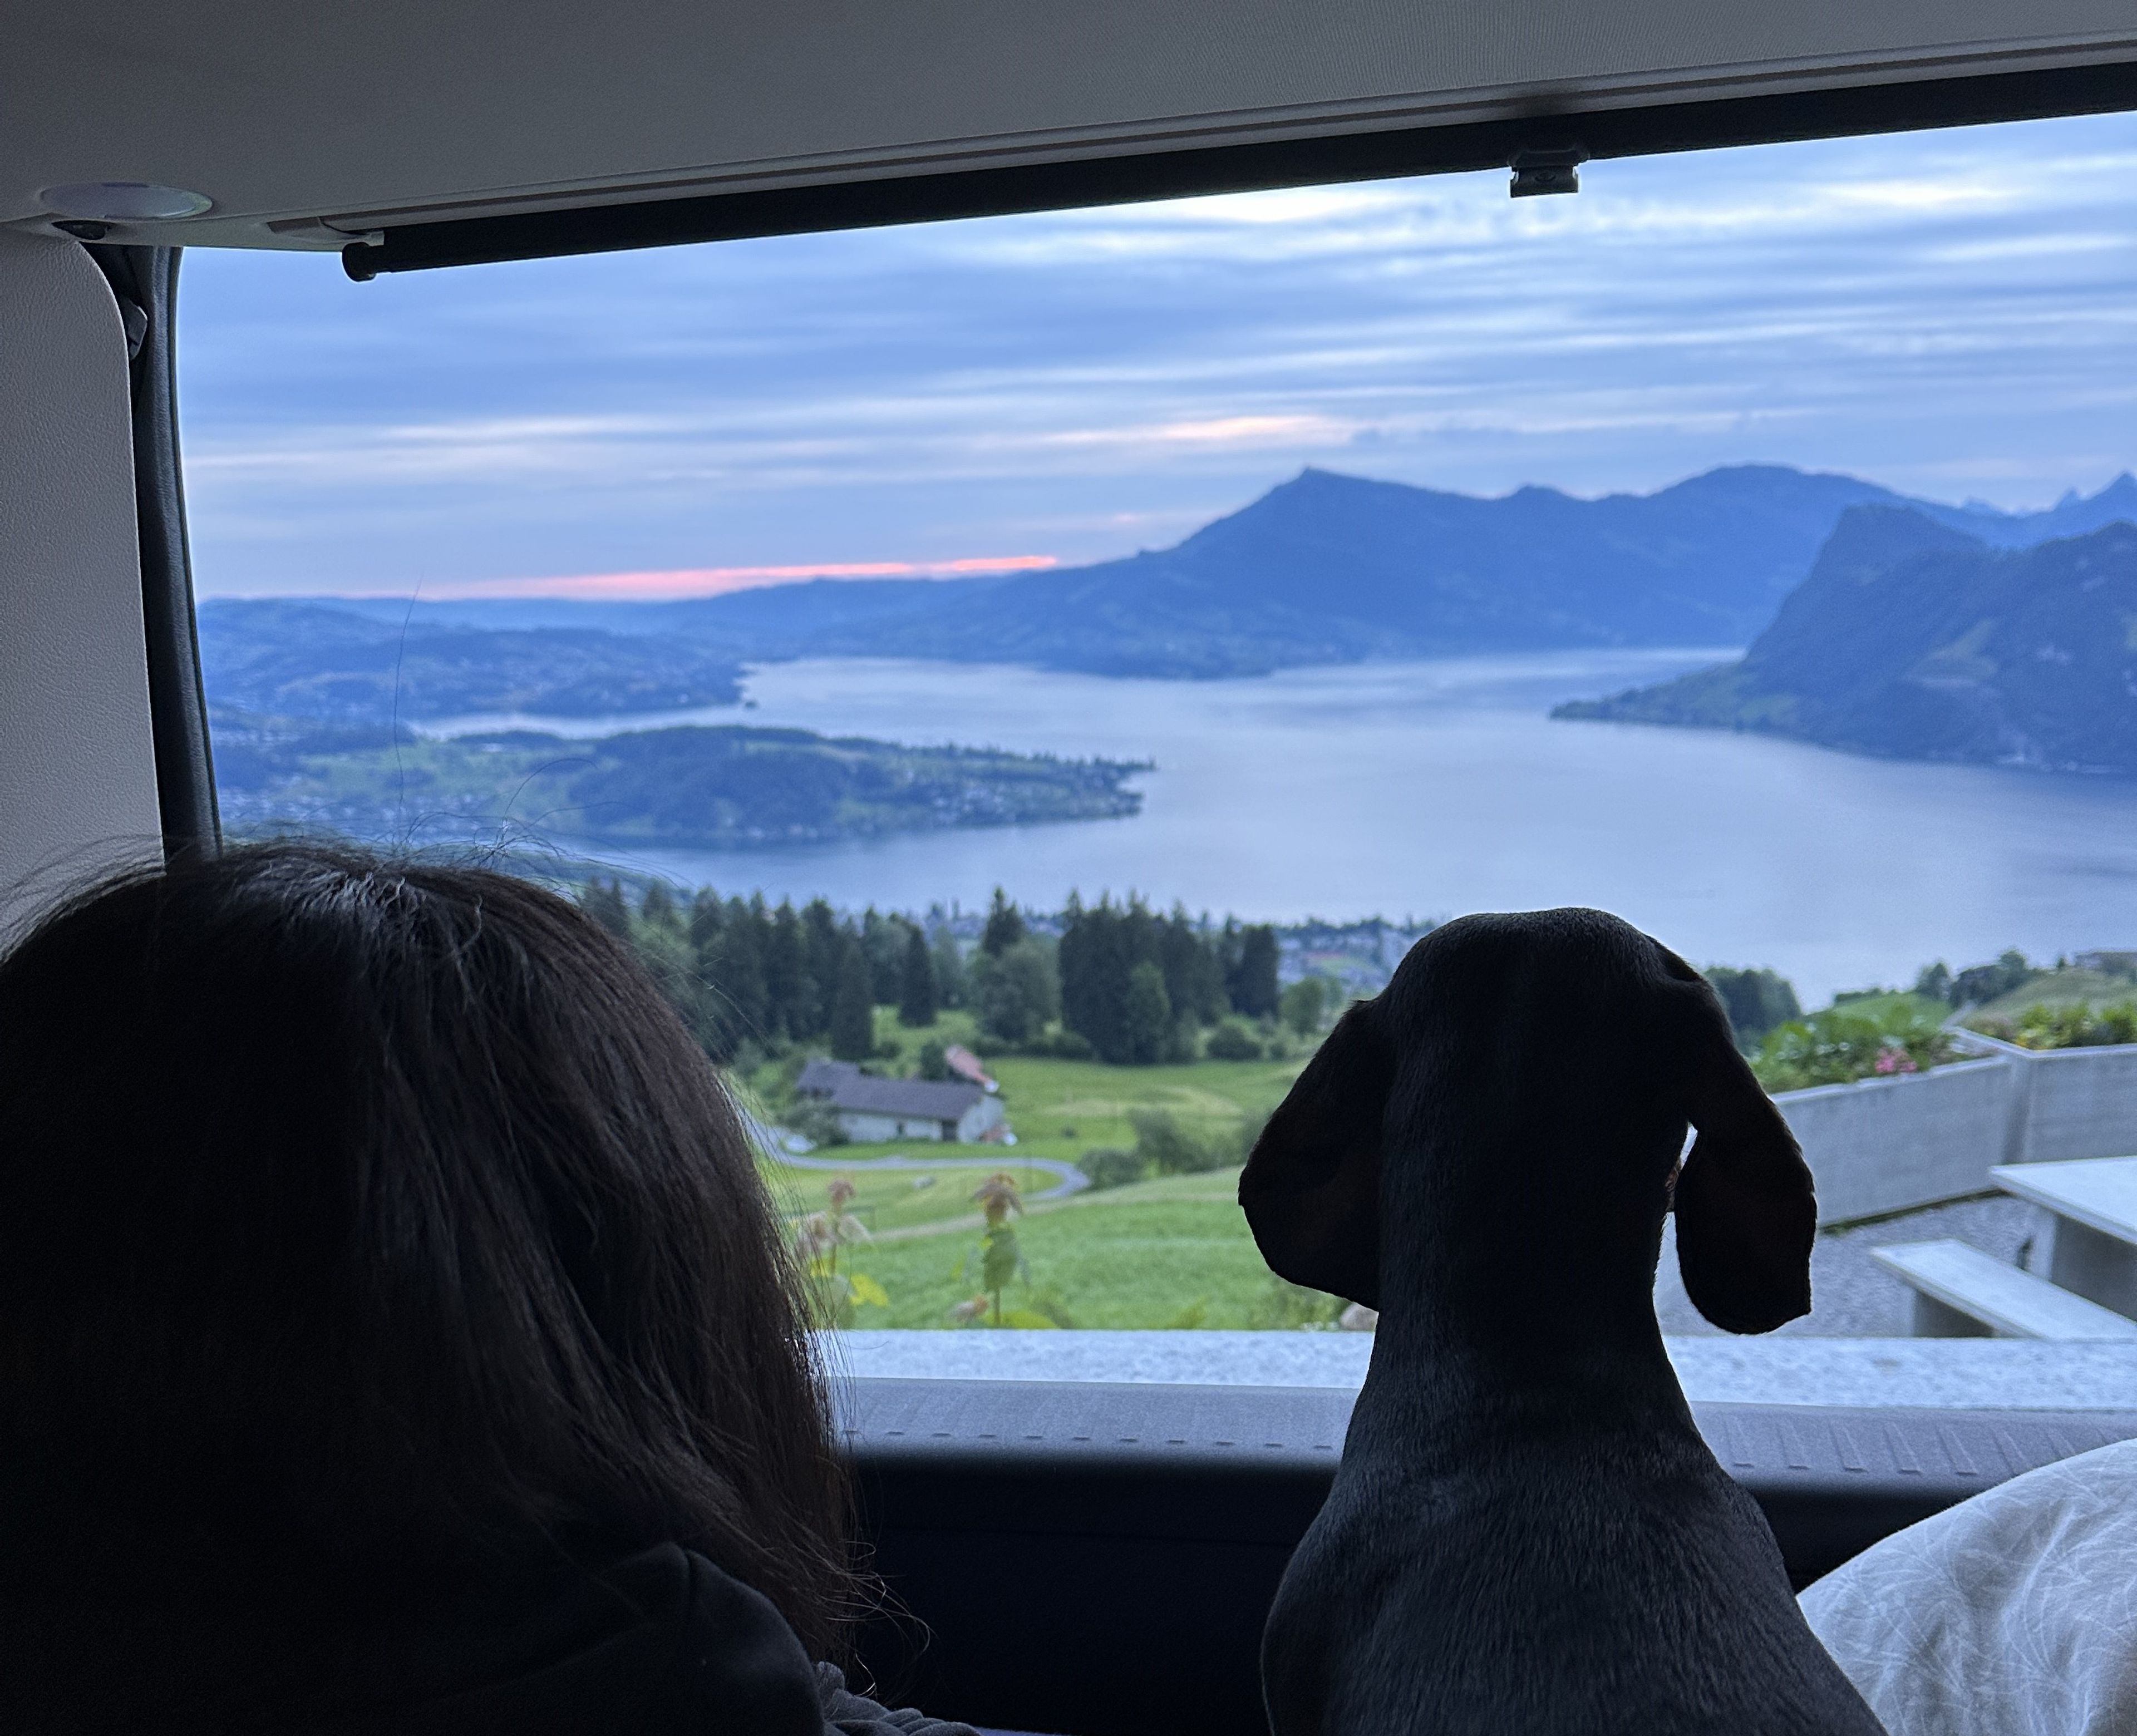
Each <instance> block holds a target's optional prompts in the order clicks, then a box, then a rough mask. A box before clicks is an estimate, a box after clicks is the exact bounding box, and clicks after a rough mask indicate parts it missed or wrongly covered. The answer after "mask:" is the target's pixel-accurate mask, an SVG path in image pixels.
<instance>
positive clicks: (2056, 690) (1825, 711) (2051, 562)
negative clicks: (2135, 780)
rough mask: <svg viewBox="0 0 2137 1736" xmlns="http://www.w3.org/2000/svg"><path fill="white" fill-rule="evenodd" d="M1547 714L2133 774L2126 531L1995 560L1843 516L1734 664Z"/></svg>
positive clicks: (2136, 631)
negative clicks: (1803, 575)
mask: <svg viewBox="0 0 2137 1736" xmlns="http://www.w3.org/2000/svg"><path fill="white" fill-rule="evenodd" d="M1552 715H1553V716H1555V717H1573V718H1594V719H1601V720H1604V721H1609V722H1636V723H1670V724H1683V725H1690V726H1692V727H1699V728H1714V729H1738V730H1750V731H1755V732H1761V733H1765V734H1772V735H1782V736H1792V737H1797V738H1799V739H1801V740H1804V741H1809V742H1818V743H1821V744H1823V745H1824V746H1829V747H1839V748H1846V749H1849V750H1851V751H1856V752H1859V753H1872V754H1881V755H1886V756H1893V757H1897V758H1904V759H1925V760H1965V761H1981V762H1989V763H1996V764H2003V765H2013V766H2032V767H2037V768H2041V769H2044V770H2050V771H2091V772H2119V773H2133V772H2137V525H2133V524H2132V523H2115V524H2110V525H2108V526H2107V527H2105V528H2103V529H2100V530H2096V531H2093V532H2091V533H2090V534H2089V535H2083V536H2075V537H2059V538H2057V539H2055V540H2052V541H2049V542H2041V543H2037V544H2036V545H2034V546H2033V547H2026V548H2008V547H2004V548H1998V547H1993V546H1991V545H1990V544H1989V542H1986V541H1984V539H1982V538H1980V537H1970V536H1968V535H1966V534H1965V533H1964V532H1962V531H1960V530H1958V529H1955V528H1953V527H1952V526H1951V525H1950V523H1940V522H1938V521H1937V520H1936V519H1935V518H1930V516H1928V515H1926V514H1925V513H1920V512H1916V511H1912V510H1909V509H1907V508H1901V507H1894V506H1869V507H1856V508H1851V509H1850V510H1849V511H1848V512H1847V513H1844V514H1842V518H1841V520H1840V523H1839V524H1838V527H1836V528H1835V529H1834V531H1833V535H1832V537H1830V538H1828V541H1827V542H1826V544H1825V546H1824V547H1823V549H1822V550H1821V551H1820V552H1819V553H1818V559H1817V562H1815V564H1814V565H1813V567H1812V568H1811V571H1810V574H1809V576H1808V577H1807V578H1806V579H1805V580H1804V582H1803V584H1802V585H1801V586H1799V587H1798V588H1797V589H1796V590H1795V591H1793V592H1791V593H1790V594H1789V597H1788V599H1787V601H1785V602H1784V603H1783V604H1782V605H1781V608H1780V610H1779V614H1778V615H1776V616H1775V617H1774V622H1773V625H1770V626H1769V627H1768V628H1767V629H1766V630H1765V631H1764V632H1763V633H1761V634H1760V635H1759V636H1758V637H1757V638H1756V639H1754V640H1753V641H1752V644H1751V646H1750V649H1749V650H1748V651H1746V652H1745V654H1744V656H1743V657H1742V658H1741V659H1739V660H1738V661H1736V662H1734V663H1730V664H1722V665H1721V666H1720V667H1718V668H1716V669H1703V670H1701V671H1698V672H1697V673H1693V674H1690V675H1686V676H1683V677H1681V678H1678V679H1677V680H1675V681H1670V682H1665V683H1662V684H1661V685H1659V686H1656V687H1651V688H1639V689H1635V690H1633V691H1632V692H1630V693H1621V694H1619V695H1618V696H1617V697H1615V698H1610V699H1603V700H1594V701H1583V702H1580V703H1575V704H1570V705H1563V706H1560V708H1558V709H1557V710H1556V711H1555V712H1553V713H1552Z"/></svg>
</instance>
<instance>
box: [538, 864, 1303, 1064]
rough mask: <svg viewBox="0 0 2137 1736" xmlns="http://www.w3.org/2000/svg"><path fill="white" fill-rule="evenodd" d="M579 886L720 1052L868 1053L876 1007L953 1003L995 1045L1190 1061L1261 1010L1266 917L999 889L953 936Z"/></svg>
mask: <svg viewBox="0 0 2137 1736" xmlns="http://www.w3.org/2000/svg"><path fill="white" fill-rule="evenodd" d="M580 898H581V902H582V904H583V905H584V906H585V907H586V909H587V913H588V914H589V915H591V917H594V918H595V920H596V921H599V922H600V923H601V926H603V927H605V928H606V929H608V930H609V931H610V932H611V933H612V934H614V935H616V936H618V937H619V938H620V939H622V940H624V941H627V942H628V943H629V944H630V946H631V947H632V948H633V950H634V951H635V952H636V954H637V955H638V957H639V959H640V961H641V962H642V963H643V964H644V965H645V968H646V969H647V970H648V971H649V972H650V974H651V975H652V977H653V979H654V980H655V983H657V984H658V985H660V990H661V992H662V993H663V994H664V995H665V996H666V997H667V998H668V1000H669V1003H670V1004H672V1005H673V1006H674V1008H675V1009H676V1011H677V1013H678V1014H680V1015H681V1017H682V1019H683V1020H684V1023H685V1024H687V1025H688V1026H689V1028H690V1030H691V1031H692V1032H693V1033H694V1035H695V1036H696V1037H697V1038H698V1040H699V1043H701V1044H703V1047H704V1049H705V1051H706V1053H708V1054H709V1055H711V1056H712V1057H713V1058H714V1059H715V1060H718V1061H722V1062H727V1063H736V1062H747V1061H751V1060H754V1059H757V1058H763V1057H766V1056H769V1055H773V1054H778V1053H784V1052H785V1051H786V1050H787V1049H789V1048H793V1047H795V1046H796V1045H806V1046H809V1047H823V1048H828V1049H829V1051H830V1053H831V1054H832V1055H833V1056H835V1057H836V1058H838V1059H840V1060H845V1061H864V1060H867V1059H869V1058H870V1057H871V1056H872V1055H873V1054H874V1049H875V1035H874V1009H875V1008H876V1007H879V1006H894V1007H896V1008H897V1009H898V1019H899V1022H900V1023H901V1024H908V1025H912V1026H916V1027H918V1026H925V1025H930V1024H933V1023H934V1021H935V1019H936V1016H937V1013H938V1012H939V1011H941V1010H942V1009H945V1008H962V1009H966V1010H967V1011H969V1012H970V1013H971V1015H972V1017H973V1019H974V1020H975V1022H976V1024H977V1026H978V1028H979V1029H980V1032H981V1035H982V1036H983V1038H986V1040H987V1041H988V1042H990V1043H992V1044H994V1045H995V1046H997V1047H999V1048H1004V1049H1018V1048H1020V1049H1025V1050H1030V1051H1032V1052H1036V1053H1049V1054H1056V1055H1061V1056H1064V1057H1068V1058H1096V1059H1098V1060H1101V1061H1105V1062H1108V1063H1114V1064H1116V1065H1152V1064H1156V1063H1161V1062H1178V1061H1191V1060H1193V1059H1195V1058H1197V1056H1198V1055H1199V1054H1200V1053H1202V1050H1203V1047H1204V1044H1205V1041H1210V1040H1212V1039H1210V1038H1207V1037H1206V1036H1205V1033H1210V1032H1211V1031H1213V1030H1215V1029H1216V1028H1218V1027H1219V1026H1222V1025H1223V1024H1224V1023H1225V1022H1226V1021H1228V1020H1232V1019H1234V1017H1235V1015H1236V1016H1237V1017H1238V1018H1241V1019H1268V1018H1273V1016H1274V1015H1275V1014H1277V1013H1278V983H1277V963H1278V947H1277V936H1276V931H1275V929H1274V928H1273V927H1271V926H1267V925H1255V924H1242V923H1240V922H1239V921H1234V920H1230V919H1227V920H1226V921H1224V922H1222V923H1218V922H1214V921H1210V919H1209V918H1208V917H1201V918H1199V919H1198V918H1195V917H1190V916H1189V915H1188V913H1187V912H1185V910H1182V909H1175V910H1173V911H1172V912H1171V913H1170V914H1160V913H1158V912H1154V911H1152V910H1151V908H1150V907H1148V905H1147V904H1146V903H1145V902H1144V901H1143V900H1142V899H1141V898H1137V897H1130V898H1128V899H1127V900H1126V901H1125V902H1121V901H1116V900H1115V899H1113V898H1112V897H1102V898H1100V899H1099V900H1098V902H1096V903H1094V904H1089V905H1086V904H1085V903H1084V902H1083V901H1082V899H1081V898H1080V897H1078V896H1076V895H1075V894H1073V893H1071V894H1070V896H1069V901H1068V902H1067V904H1066V905H1065V906H1064V907H1063V908H1062V909H1061V910H1060V911H1059V912H1055V913H1050V914H1044V915H1031V914H1029V913H1027V912H1023V911H1020V910H1019V909H1018V908H1017V907H1015V905H1013V904H1011V903H1010V902H1009V900H1008V898H1007V897H1005V895H1004V894H1003V893H1002V892H1000V890H999V889H998V890H997V891H996V892H995V895H994V902H993V905H992V907H991V909H990V910H989V912H988V914H987V918H986V926H985V928H984V930H983V931H981V935H980V936H979V939H978V942H977V944H976V946H971V947H969V948H967V946H965V945H964V944H962V943H961V942H960V941H959V940H958V938H957V936H956V935H955V934H954V933H953V932H952V930H951V928H950V926H949V925H948V924H947V922H944V921H939V920H937V921H931V922H922V921H916V920H915V919H914V918H913V917H908V916H904V915H898V914H892V915H884V914H883V913H882V912H878V911H876V910H874V909H873V908H870V909H869V910H866V911H864V912H861V913H860V914H859V916H855V915H854V914H852V913H851V912H840V911H837V910H835V909H834V908H833V907H831V905H830V903H829V902H826V901H825V900H824V899H821V898H815V899H811V901H810V902H807V903H806V904H805V905H803V906H802V907H801V908H799V909H798V910H797V909H796V907H794V905H793V903H792V902H791V901H782V902H781V903H779V904H778V905H776V907H775V906H772V905H769V904H767V902H766V901H765V899H764V897H762V894H755V895H752V896H751V897H728V898H723V897H720V896H719V894H718V893H717V892H713V891H712V890H711V889H709V888H708V889H706V890H703V891H701V892H698V893H697V894H696V895H695V896H694V897H689V898H688V899H687V900H686V899H685V898H684V897H680V896H679V895H678V894H677V893H675V892H673V891H672V890H670V889H669V887H666V886H664V885H662V884H660V883H657V882H656V883H654V884H653V885H651V886H650V887H648V888H647V889H646V891H645V894H644V896H643V897H642V898H640V900H638V901H637V902H636V903H635V906H634V903H633V901H632V900H631V898H630V896H629V895H628V894H627V893H626V891H625V889H624V887H623V886H622V885H621V883H620V882H618V881H616V880H613V879H611V880H598V879H597V880H594V881H591V882H589V883H587V885H586V886H585V887H583V888H582V892H581V894H580ZM1223 1035H1224V1033H1221V1032H1220V1033H1219V1036H1218V1038H1216V1039H1215V1040H1216V1041H1217V1042H1218V1043H1219V1048H1221V1046H1222V1038H1223Z"/></svg>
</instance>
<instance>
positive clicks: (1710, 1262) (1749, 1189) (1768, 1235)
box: [1671, 966, 1818, 1332]
mask: <svg viewBox="0 0 2137 1736" xmlns="http://www.w3.org/2000/svg"><path fill="white" fill-rule="evenodd" d="M1685 973H1686V975H1690V976H1692V979H1693V980H1692V982H1691V983H1687V984H1685V985H1682V987H1677V986H1675V985H1673V986H1672V990H1671V992H1672V994H1676V995H1678V996H1681V997H1682V999H1681V1001H1680V1005H1681V1006H1682V1008H1683V1009H1684V1011H1685V1012H1686V1013H1687V1015H1689V1023H1690V1024H1691V1025H1692V1030H1691V1032H1690V1033H1689V1037H1690V1040H1689V1042H1688V1043H1687V1044H1686V1046H1685V1060H1684V1064H1685V1067H1686V1074H1685V1113H1686V1117H1687V1120H1689V1121H1691V1123H1692V1126H1693V1127H1695V1128H1696V1130H1697V1131H1698V1135H1699V1136H1698V1138H1697V1139H1696V1140H1694V1142H1693V1144H1692V1154H1691V1155H1690V1156H1688V1157H1687V1158H1686V1160H1685V1161H1684V1168H1683V1169H1682V1172H1681V1173H1680V1174H1678V1176H1677V1193H1676V1200H1675V1206H1674V1209H1675V1211H1676V1213H1677V1270H1678V1272H1680V1273H1681V1274H1682V1276H1683V1278H1684V1289H1685V1294H1686V1295H1687V1296H1690V1297H1691V1298H1692V1306H1694V1307H1696V1308H1697V1309H1698V1310H1699V1311H1700V1312H1701V1314H1703V1315H1706V1318H1707V1319H1708V1320H1711V1321H1712V1322H1713V1323H1714V1324H1715V1325H1717V1326H1719V1327H1721V1329H1722V1330H1724V1331H1725V1332H1770V1331H1772V1330H1774V1327H1776V1326H1779V1325H1783V1324H1784V1323H1785V1322H1787V1321H1789V1320H1794V1319H1795V1318H1796V1317H1797V1316H1798V1315H1805V1314H1808V1313H1809V1312H1810V1253H1811V1244H1812V1243H1813V1242H1815V1241H1816V1240H1817V1238H1818V1200H1817V1198H1816V1195H1815V1194H1814V1193H1813V1189H1812V1184H1811V1174H1810V1166H1809V1165H1808V1164H1806V1163H1804V1160H1803V1150H1802V1148H1801V1147H1800V1146H1799V1145H1797V1144H1796V1139H1795V1135H1794V1134H1793V1133H1791V1132H1789V1124H1788V1123H1787V1122H1786V1121H1784V1120H1782V1118H1781V1112H1780V1111H1779V1109H1777V1108H1775V1107H1774V1100H1773V1099H1772V1098H1771V1097H1768V1096H1767V1095H1766V1093H1765V1091H1764V1090H1762V1089H1761V1088H1760V1084H1759V1082H1758V1080H1757V1079H1756V1078H1755V1077H1753V1075H1752V1072H1751V1069H1750V1067H1749V1065H1747V1064H1746V1063H1745V1059H1744V1058H1743V1057H1742V1056H1741V1055H1740V1054H1739V1053H1737V1052H1736V1045H1735V1043H1734V1042H1732V1041H1731V1038H1730V1033H1729V1019H1728V1015H1727V1014H1726V1013H1724V1012H1723V1011H1722V1010H1721V1002H1720V1000H1719V999H1717V998H1716V995H1715V993H1714V991H1713V990H1712V989H1711V988H1709V987H1708V986H1707V985H1706V983H1704V982H1703V981H1700V980H1698V978H1697V976H1696V974H1695V973H1693V972H1692V970H1691V968H1690V967H1689V966H1686V967H1685ZM1672 974H1674V973H1672Z"/></svg>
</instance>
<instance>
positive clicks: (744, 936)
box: [698, 898, 771, 1061]
mask: <svg viewBox="0 0 2137 1736" xmlns="http://www.w3.org/2000/svg"><path fill="white" fill-rule="evenodd" d="M768 930H769V925H768V924H767V923H766V922H765V921H764V920H763V912H762V911H761V910H754V909H752V907H750V906H748V905H746V904H744V903H743V902H742V900H741V899H739V898H737V899H736V900H735V901H734V902H733V903H732V904H730V905H729V906H728V921H726V922H725V923H724V924H723V925H722V926H721V927H720V929H719V931H718V932H717V933H716V934H715V935H714V936H713V939H712V944H711V946H710V949H709V951H708V952H707V953H706V954H702V955H700V956H699V965H698V977H699V985H700V987H699V1024H698V1040H699V1043H703V1045H704V1048H705V1052H706V1053H708V1054H709V1055H711V1056H712V1057H713V1059H714V1060H717V1061H731V1060H733V1058H734V1054H735V1051H736V1050H737V1048H739V1047H740V1046H741V1044H742V1039H743V1038H745V1037H753V1038H760V1039H761V1038H763V1037H764V1036H765V1035H766V1034H767V1012H768V1009H769V1007H770V1004H771V997H770V995H769V994H768V993H767V990H766V988H765V982H764V940H765V936H766V934H767V932H768Z"/></svg>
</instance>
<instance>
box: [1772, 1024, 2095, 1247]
mask: <svg viewBox="0 0 2137 1736" xmlns="http://www.w3.org/2000/svg"><path fill="white" fill-rule="evenodd" d="M1963 1040H1964V1043H1965V1046H1966V1047H1967V1048H1969V1050H1971V1051H1973V1052H1974V1054H1975V1055H1977V1056H1978V1057H1979V1058H1978V1059H1975V1060H1971V1061H1960V1062H1954V1063H1952V1064H1951V1065H1950V1066H1948V1067H1937V1068H1935V1069H1934V1070H1933V1071H1931V1072H1926V1073H1912V1074H1909V1075H1906V1076H1905V1077H1900V1078H1894V1079H1865V1080H1862V1081H1860V1082H1857V1083H1856V1084H1853V1085H1821V1086H1818V1087H1813V1089H1811V1090H1809V1091H1791V1092H1783V1093H1782V1094H1781V1095H1780V1096H1779V1097H1776V1098H1775V1099H1774V1101H1775V1103H1777V1104H1778V1105H1779V1107H1780V1111H1781V1113H1782V1114H1783V1115H1784V1116H1786V1117H1787V1118H1788V1122H1789V1126H1790V1128H1792V1129H1793V1130H1794V1133H1795V1136H1796V1138H1797V1139H1798V1140H1800V1141H1801V1142H1802V1144H1803V1148H1804V1160H1805V1161H1806V1162H1808V1164H1809V1165H1810V1167H1811V1174H1813V1175H1814V1176H1815V1177H1816V1178H1817V1179H1818V1222H1819V1223H1822V1224H1825V1223H1852V1222H1853V1221H1854V1220H1856V1219H1857V1218H1875V1217H1878V1216H1880V1215H1881V1214H1883V1213H1887V1212H1901V1211H1906V1210H1909V1209H1911V1208H1914V1207H1916V1206H1925V1205H1934V1204H1937V1203H1938V1202H1939V1201H1940V1200H1947V1199H1964V1198H1965V1197H1966V1196H1967V1195H1968V1194H1979V1193H1982V1192H1984V1191H1985V1190H1986V1189H1989V1188H1990V1187H1991V1186H1993V1183H1991V1182H1990V1180H1989V1170H1990V1169H1991V1168H1993V1166H1994V1165H1998V1164H2038V1163H2052V1162H2055V1161H2057V1160H2062V1159H2065V1158H2082V1157H2120V1156H2124V1155H2130V1154H2133V1153H2137V1044H2132V1045H2126V1046H2121V1047H2117V1048H2090V1049H2052V1050H2048V1051H2046V1052H2036V1051H2034V1050H2032V1049H2023V1048H2018V1047H2016V1046H2015V1045H2013V1044H2011V1043H1998V1042H1997V1041H1996V1040H1995V1039H1993V1038H1986V1037H1979V1036H1976V1035H1975V1034H1974V1033H1971V1032H1969V1033H1966V1035H1965V1037H1964V1039H1963Z"/></svg>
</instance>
